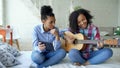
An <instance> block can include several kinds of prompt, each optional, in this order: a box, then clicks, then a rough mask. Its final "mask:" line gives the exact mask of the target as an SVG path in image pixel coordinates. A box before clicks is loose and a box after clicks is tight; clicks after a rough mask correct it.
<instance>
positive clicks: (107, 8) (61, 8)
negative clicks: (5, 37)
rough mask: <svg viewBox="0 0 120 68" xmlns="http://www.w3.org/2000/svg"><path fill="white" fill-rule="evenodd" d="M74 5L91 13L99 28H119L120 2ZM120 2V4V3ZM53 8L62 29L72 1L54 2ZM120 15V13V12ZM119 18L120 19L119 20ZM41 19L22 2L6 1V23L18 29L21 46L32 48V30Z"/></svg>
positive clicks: (90, 0) (82, 0)
mask: <svg viewBox="0 0 120 68" xmlns="http://www.w3.org/2000/svg"><path fill="white" fill-rule="evenodd" d="M74 1H75V2H74V5H80V6H81V7H82V8H85V9H88V10H90V11H91V13H92V15H93V16H94V20H93V23H94V24H95V25H97V26H107V27H109V26H117V25H118V21H119V23H120V20H118V19H119V18H120V14H119V16H118V3H120V1H119V0H74ZM118 1H119V2H118ZM52 7H53V10H54V13H55V16H56V25H57V26H58V27H60V28H61V29H63V28H66V27H67V25H68V16H69V14H70V12H69V9H70V0H53V3H52ZM119 7H120V5H119ZM119 10H120V9H119ZM119 13H120V11H119ZM118 17H119V18H118ZM39 21H40V19H39V18H38V17H37V16H35V15H33V13H32V12H31V10H30V9H29V8H28V7H27V6H26V5H25V4H24V3H23V2H22V0H6V23H7V24H10V25H13V26H15V27H17V29H18V31H19V34H20V37H21V39H20V45H21V46H26V48H27V47H28V46H32V29H33V27H34V26H35V25H37V24H39Z"/></svg>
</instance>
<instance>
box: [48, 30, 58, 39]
mask: <svg viewBox="0 0 120 68" xmlns="http://www.w3.org/2000/svg"><path fill="white" fill-rule="evenodd" d="M50 33H51V34H53V35H55V37H56V40H60V38H59V34H58V31H57V30H56V29H51V30H50Z"/></svg>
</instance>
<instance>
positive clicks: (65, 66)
mask: <svg viewBox="0 0 120 68" xmlns="http://www.w3.org/2000/svg"><path fill="white" fill-rule="evenodd" d="M119 50H120V48H113V52H114V53H113V57H111V58H110V59H109V60H108V61H106V62H104V63H102V64H98V65H87V66H74V65H72V64H71V62H70V61H69V60H68V56H66V57H65V58H64V59H63V60H62V61H61V62H60V63H59V64H56V65H53V66H49V67H47V68H120V51H119ZM21 53H22V55H21V56H20V57H17V59H18V60H19V61H20V62H21V63H22V64H21V65H17V66H14V67H9V68H30V66H31V64H32V60H31V51H21ZM103 57H104V56H103Z"/></svg>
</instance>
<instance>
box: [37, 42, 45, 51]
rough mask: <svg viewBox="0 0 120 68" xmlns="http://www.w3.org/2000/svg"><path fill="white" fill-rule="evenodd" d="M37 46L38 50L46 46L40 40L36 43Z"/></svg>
mask: <svg viewBox="0 0 120 68" xmlns="http://www.w3.org/2000/svg"><path fill="white" fill-rule="evenodd" d="M38 48H39V49H40V50H44V49H45V48H46V46H45V44H42V43H41V42H39V43H38Z"/></svg>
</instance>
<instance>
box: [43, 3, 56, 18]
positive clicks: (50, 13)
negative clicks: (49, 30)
mask: <svg viewBox="0 0 120 68" xmlns="http://www.w3.org/2000/svg"><path fill="white" fill-rule="evenodd" d="M47 16H53V17H54V13H53V9H52V8H51V6H49V5H44V6H42V7H41V20H46V19H47Z"/></svg>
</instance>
